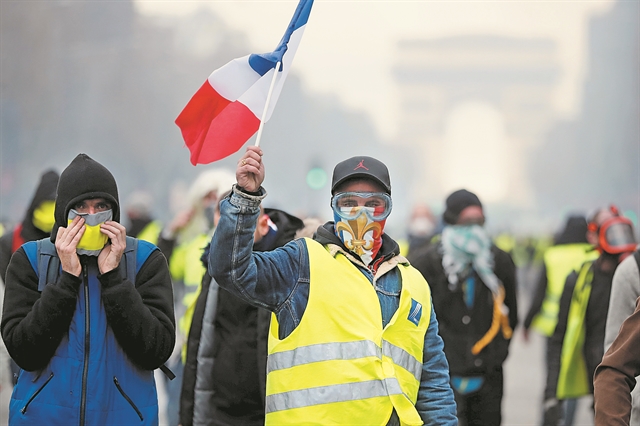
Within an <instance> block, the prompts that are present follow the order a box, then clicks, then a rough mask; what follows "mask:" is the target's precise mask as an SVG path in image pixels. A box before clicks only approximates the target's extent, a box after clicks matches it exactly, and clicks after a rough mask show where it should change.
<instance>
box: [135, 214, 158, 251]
mask: <svg viewBox="0 0 640 426" xmlns="http://www.w3.org/2000/svg"><path fill="white" fill-rule="evenodd" d="M161 231H162V224H161V223H160V222H159V221H157V220H153V221H151V222H149V223H147V225H146V226H145V227H144V228H142V230H141V231H140V232H139V233H138V235H137V236H136V238H137V239H139V240H144V241H149V242H150V243H151V244H155V245H158V237H160V232H161Z"/></svg>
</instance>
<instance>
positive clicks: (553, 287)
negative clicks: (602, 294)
mask: <svg viewBox="0 0 640 426" xmlns="http://www.w3.org/2000/svg"><path fill="white" fill-rule="evenodd" d="M596 257H598V252H597V251H596V250H593V246H592V245H590V244H586V243H576V244H560V245H557V246H553V247H549V248H548V249H547V250H546V251H545V253H544V263H545V266H546V268H547V291H546V293H545V296H544V300H543V302H542V307H541V309H540V312H539V313H538V314H537V315H536V316H535V317H533V320H532V322H531V327H533V328H534V329H535V330H537V331H539V332H540V333H541V334H543V335H544V336H547V337H550V336H551V335H552V334H553V332H554V330H555V329H556V325H557V324H558V312H559V310H560V297H561V296H562V290H563V289H564V283H565V281H566V279H567V276H568V275H569V274H570V273H571V272H572V271H575V270H578V269H579V268H580V266H581V265H582V264H583V263H584V262H586V261H588V260H594V259H595V258H596Z"/></svg>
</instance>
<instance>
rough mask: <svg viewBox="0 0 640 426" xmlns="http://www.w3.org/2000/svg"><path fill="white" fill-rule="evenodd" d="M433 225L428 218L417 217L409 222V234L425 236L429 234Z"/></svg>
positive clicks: (433, 227)
mask: <svg viewBox="0 0 640 426" xmlns="http://www.w3.org/2000/svg"><path fill="white" fill-rule="evenodd" d="M435 227H436V226H435V224H434V223H433V222H432V221H431V220H429V219H428V218H426V217H418V218H415V219H413V220H412V221H411V222H410V223H409V234H411V235H413V236H416V237H426V236H429V235H431V233H432V232H433V230H434V229H435Z"/></svg>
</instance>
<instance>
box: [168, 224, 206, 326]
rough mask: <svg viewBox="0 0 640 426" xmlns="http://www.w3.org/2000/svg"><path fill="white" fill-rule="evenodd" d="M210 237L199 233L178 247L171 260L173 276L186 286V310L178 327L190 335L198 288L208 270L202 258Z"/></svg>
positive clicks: (184, 299)
mask: <svg viewBox="0 0 640 426" xmlns="http://www.w3.org/2000/svg"><path fill="white" fill-rule="evenodd" d="M210 239H211V237H210V236H209V235H208V234H201V235H198V236H197V237H195V238H193V239H191V240H189V241H187V242H185V243H183V244H181V245H179V246H178V247H176V248H175V249H174V250H173V253H172V254H171V260H170V262H169V271H170V272H171V278H172V279H173V280H174V281H182V282H183V283H184V287H185V295H184V297H183V298H182V304H183V306H185V308H186V311H185V314H184V315H183V316H182V318H180V320H179V321H178V327H179V329H180V331H181V332H182V333H184V335H185V336H188V335H189V328H191V319H192V317H193V310H194V306H195V302H196V299H197V298H198V293H199V291H198V289H199V288H200V285H201V283H202V277H204V274H205V273H206V272H207V270H206V268H205V267H204V265H203V264H202V261H201V260H200V258H201V257H202V253H204V248H205V247H206V246H207V244H208V243H209V241H210Z"/></svg>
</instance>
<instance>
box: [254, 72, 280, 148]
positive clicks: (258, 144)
mask: <svg viewBox="0 0 640 426" xmlns="http://www.w3.org/2000/svg"><path fill="white" fill-rule="evenodd" d="M279 69H280V62H278V63H276V67H275V68H274V69H273V78H272V79H271V85H270V86H269V93H267V101H266V102H265V103H264V111H262V118H261V119H260V126H259V127H258V136H257V137H256V146H260V138H262V128H263V127H264V119H265V118H266V116H267V109H269V101H271V93H272V92H273V86H274V85H275V83H276V77H277V76H278V70H279Z"/></svg>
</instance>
